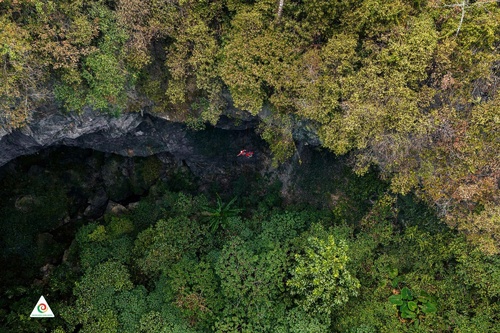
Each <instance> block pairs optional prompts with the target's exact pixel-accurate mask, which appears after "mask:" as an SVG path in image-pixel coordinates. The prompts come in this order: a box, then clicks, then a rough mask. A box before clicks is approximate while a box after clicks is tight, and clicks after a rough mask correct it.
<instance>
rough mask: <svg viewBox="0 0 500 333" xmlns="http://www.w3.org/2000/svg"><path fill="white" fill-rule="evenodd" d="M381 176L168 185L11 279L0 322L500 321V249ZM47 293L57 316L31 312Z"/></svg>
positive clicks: (20, 326) (159, 327)
mask: <svg viewBox="0 0 500 333" xmlns="http://www.w3.org/2000/svg"><path fill="white" fill-rule="evenodd" d="M370 177H371V176H370V175H368V176H365V177H358V176H355V175H353V174H351V175H350V176H348V175H347V176H345V182H344V183H343V184H340V185H339V189H338V190H339V191H341V192H342V193H344V195H343V196H344V199H343V201H342V200H341V201H339V202H338V205H337V206H336V207H334V208H333V209H319V208H315V207H314V206H311V205H304V204H300V203H298V204H294V205H284V204H282V200H281V198H280V196H279V192H278V191H279V186H270V187H269V188H268V191H267V192H263V193H262V195H261V196H250V195H247V194H249V193H252V192H253V191H254V190H256V188H257V187H258V186H261V185H258V184H257V185H255V184H251V185H248V184H247V183H245V186H247V188H242V187H240V186H239V185H238V182H236V183H235V186H236V188H235V191H234V193H228V194H225V195H222V194H221V196H219V195H216V194H215V193H213V194H204V195H194V194H189V193H187V192H182V191H172V189H171V188H169V187H168V186H167V185H164V184H157V185H156V186H154V187H152V188H151V190H150V191H149V194H148V196H146V197H144V198H143V199H142V200H141V201H140V202H139V204H138V205H137V206H136V207H135V208H134V209H133V210H130V211H128V212H127V213H125V214H122V215H119V216H116V215H111V214H107V215H105V216H104V218H103V219H101V220H98V221H93V222H90V223H87V224H85V225H84V226H82V227H81V228H80V229H79V230H78V232H77V234H76V237H75V240H74V241H73V243H72V245H71V247H70V248H69V251H67V254H66V259H65V260H64V261H63V262H62V263H60V264H59V265H57V266H56V267H55V268H54V269H53V270H52V271H51V272H50V274H49V275H48V278H47V280H46V281H45V282H44V283H41V284H33V285H31V286H13V287H12V288H10V289H9V290H8V292H7V294H6V295H7V297H8V298H9V302H8V303H5V301H4V303H3V305H2V310H1V311H2V316H1V317H0V318H2V319H0V323H1V325H0V326H2V327H4V328H3V329H0V332H12V331H16V332H49V331H51V332H57V333H64V332H66V333H69V332H96V333H97V332H99V333H101V332H120V333H127V332H131V333H137V332H141V333H142V332H143V333H160V332H162V333H174V332H178V333H181V332H182V333H189V332H192V333H195V332H199V333H201V332H218V333H230V332H245V333H255V332H276V333H278V332H279V333H285V332H289V333H292V332H293V333H308V332H309V333H313V332H315V333H316V332H317V333H322V332H353V333H354V332H355V333H368V332H387V333H389V332H390V333H393V332H429V331H433V332H451V331H454V332H496V331H500V326H499V323H500V317H499V313H500V303H499V296H500V295H499V290H500V259H499V258H498V256H488V255H486V254H484V253H483V252H481V251H480V250H478V249H477V248H475V247H473V246H472V245H470V244H469V243H468V242H466V240H465V239H464V237H463V236H462V235H459V234H457V233H456V232H454V231H452V230H450V229H448V227H447V226H446V225H444V224H442V223H441V222H440V220H439V219H438V218H437V217H436V216H435V215H434V214H433V213H432V211H430V210H429V209H428V208H427V207H426V206H425V205H423V204H422V203H421V202H418V201H417V200H416V199H415V198H414V197H412V196H405V197H400V196H395V195H393V194H391V193H390V192H389V190H388V189H387V185H386V184H384V183H380V182H379V184H378V186H375V185H376V179H375V178H370ZM240 185H241V184H240ZM248 186H251V187H252V189H249V188H248ZM235 194H237V196H234V195H235ZM366 196H368V197H369V198H370V200H369V201H366V204H363V205H359V206H356V205H353V204H352V203H353V201H359V200H360V199H361V198H365V199H366ZM342 205H345V207H344V208H342ZM353 211H355V212H353ZM40 294H43V295H44V296H45V297H46V299H47V300H48V302H49V303H50V306H51V308H52V310H53V312H54V313H55V314H56V317H55V318H53V319H50V321H49V320H34V319H30V318H29V317H28V314H29V311H31V309H32V307H33V305H34V302H36V300H37V299H38V297H39V295H40ZM2 298H3V297H2Z"/></svg>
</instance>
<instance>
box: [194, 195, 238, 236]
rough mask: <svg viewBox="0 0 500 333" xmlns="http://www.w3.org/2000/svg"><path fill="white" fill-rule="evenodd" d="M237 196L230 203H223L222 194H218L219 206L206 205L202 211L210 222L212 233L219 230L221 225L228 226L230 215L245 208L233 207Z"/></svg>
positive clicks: (234, 214) (236, 213)
mask: <svg viewBox="0 0 500 333" xmlns="http://www.w3.org/2000/svg"><path fill="white" fill-rule="evenodd" d="M235 201H236V197H234V198H233V199H231V201H229V202H228V203H223V202H222V199H221V198H220V196H219V195H218V194H217V206H216V207H215V208H212V207H209V206H204V207H203V209H204V211H203V212H202V213H201V214H202V215H203V216H206V217H207V219H208V221H209V222H210V230H211V232H212V233H214V232H215V231H217V230H218V229H219V227H221V226H222V228H226V222H227V219H228V218H229V217H233V216H236V215H238V214H239V213H241V212H242V211H243V210H242V209H239V208H233V207H232V206H233V204H234V202H235Z"/></svg>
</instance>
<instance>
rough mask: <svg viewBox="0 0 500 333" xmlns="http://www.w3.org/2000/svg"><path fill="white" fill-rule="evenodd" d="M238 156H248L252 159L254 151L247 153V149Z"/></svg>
mask: <svg viewBox="0 0 500 333" xmlns="http://www.w3.org/2000/svg"><path fill="white" fill-rule="evenodd" d="M237 156H246V157H249V158H250V157H252V156H253V151H247V150H246V149H243V150H242V151H240V153H239V154H238V155H237Z"/></svg>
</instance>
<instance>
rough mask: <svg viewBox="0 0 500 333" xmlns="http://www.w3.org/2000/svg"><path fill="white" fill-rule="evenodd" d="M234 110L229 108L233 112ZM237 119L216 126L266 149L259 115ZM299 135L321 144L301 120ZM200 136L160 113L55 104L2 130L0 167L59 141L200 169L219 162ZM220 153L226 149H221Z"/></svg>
mask: <svg viewBox="0 0 500 333" xmlns="http://www.w3.org/2000/svg"><path fill="white" fill-rule="evenodd" d="M233 111H234V110H233ZM233 111H232V110H230V109H228V114H229V116H231V115H232V113H234V112H233ZM238 118H239V119H238V121H232V120H231V119H234V118H230V117H226V116H223V117H222V118H221V120H220V121H219V123H218V124H217V126H216V127H217V128H219V129H220V130H222V129H224V130H230V131H231V130H232V131H240V132H245V136H246V138H241V139H242V140H240V141H241V142H237V141H238V140H233V142H232V143H234V146H232V147H227V148H228V149H229V148H231V149H234V150H237V149H238V148H240V147H242V148H251V149H255V150H259V149H261V148H262V147H255V144H256V142H252V141H255V140H257V139H256V137H255V134H254V133H253V130H252V128H254V127H255V126H256V125H257V123H258V121H259V120H258V118H257V117H251V116H246V117H241V111H239V112H238ZM242 118H243V119H242ZM249 131H251V132H252V133H251V135H250V136H251V138H248V135H249ZM294 135H295V136H296V139H297V140H299V141H302V142H305V143H308V144H313V145H319V140H318V139H317V137H316V136H315V135H314V134H313V133H311V132H310V131H308V130H307V129H305V126H302V125H301V124H298V126H297V129H296V131H295V133H294ZM197 140H204V141H206V138H201V139H200V135H197V134H193V132H192V131H190V130H189V129H187V128H186V126H185V125H183V124H180V123H176V122H171V121H168V120H166V119H165V118H162V116H161V115H160V116H156V115H152V114H147V113H144V114H140V113H124V114H122V115H120V116H117V117H114V116H111V115H108V114H104V113H101V112H97V111H93V110H90V109H87V110H85V111H83V112H82V113H80V114H75V113H62V112H60V111H59V110H57V109H56V108H54V107H52V108H46V109H44V110H41V111H40V112H38V113H36V116H35V118H34V119H33V120H32V121H31V122H30V123H29V124H28V125H27V126H25V127H24V128H22V129H18V130H13V131H6V130H4V129H0V166H2V165H4V164H6V163H7V162H9V161H10V160H12V159H14V158H16V157H19V156H22V155H29V154H33V153H36V152H37V151H39V150H41V149H45V148H48V147H52V146H60V145H63V146H70V147H79V148H91V149H95V150H98V151H102V152H108V153H114V154H119V155H122V156H150V155H154V154H158V153H169V154H171V155H173V156H174V157H175V158H177V159H179V160H184V161H186V163H188V164H190V165H191V166H194V167H195V168H196V165H201V166H200V168H202V169H203V168H204V167H203V166H202V165H203V164H204V162H207V161H208V160H207V158H211V159H212V162H219V161H217V156H213V155H214V154H212V156H207V154H206V151H205V153H204V152H203V151H201V150H203V149H201V150H200V149H199V148H197V147H199V146H200V142H197ZM204 143H207V142H204ZM252 145H253V146H252ZM260 145H262V143H260ZM249 146H250V147H249ZM221 148H222V147H221ZM205 150H206V149H205ZM221 152H224V150H222V149H221ZM208 155H210V154H208ZM220 162H221V163H225V161H220Z"/></svg>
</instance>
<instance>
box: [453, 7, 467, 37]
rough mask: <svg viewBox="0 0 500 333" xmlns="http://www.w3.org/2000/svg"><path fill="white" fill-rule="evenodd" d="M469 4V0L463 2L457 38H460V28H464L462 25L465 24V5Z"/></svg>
mask: <svg viewBox="0 0 500 333" xmlns="http://www.w3.org/2000/svg"><path fill="white" fill-rule="evenodd" d="M466 4H467V0H464V1H463V2H462V5H461V6H462V17H460V23H459V24H458V29H457V34H456V35H455V36H458V33H459V32H460V28H461V27H462V23H463V22H464V16H465V5H466Z"/></svg>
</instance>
